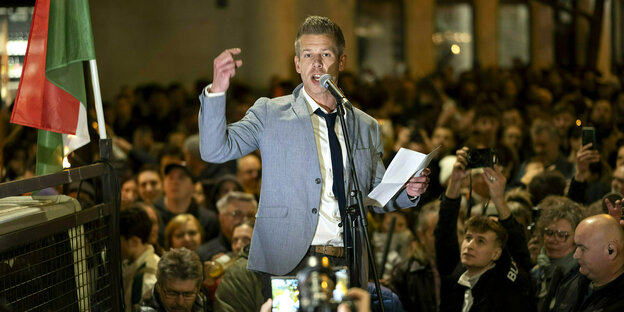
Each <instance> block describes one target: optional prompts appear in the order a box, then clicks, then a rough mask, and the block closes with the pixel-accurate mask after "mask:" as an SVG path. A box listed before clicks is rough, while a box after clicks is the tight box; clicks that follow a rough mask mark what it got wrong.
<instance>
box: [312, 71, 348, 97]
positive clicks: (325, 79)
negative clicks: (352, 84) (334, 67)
mask: <svg viewBox="0 0 624 312" xmlns="http://www.w3.org/2000/svg"><path fill="white" fill-rule="evenodd" d="M319 82H320V83H321V87H323V88H325V89H327V90H329V92H330V93H331V94H332V95H333V96H334V97H335V98H336V100H338V102H340V103H342V104H346V103H349V100H347V97H346V96H345V95H344V93H342V90H340V88H338V86H336V83H334V81H333V80H332V76H331V75H330V74H325V75H323V76H321V78H320V79H319Z"/></svg>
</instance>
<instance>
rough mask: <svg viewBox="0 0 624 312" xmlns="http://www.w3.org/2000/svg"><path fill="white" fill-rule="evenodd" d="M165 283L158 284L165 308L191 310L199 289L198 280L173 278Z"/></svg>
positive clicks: (187, 311)
mask: <svg viewBox="0 0 624 312" xmlns="http://www.w3.org/2000/svg"><path fill="white" fill-rule="evenodd" d="M163 284H164V285H163ZM163 284H158V292H159V295H160V301H161V302H162V304H163V308H165V310H166V311H167V312H178V311H179V312H190V311H191V308H192V307H193V303H195V298H196V297H197V292H198V291H199V286H198V283H197V281H196V280H178V279H173V280H169V281H167V282H165V283H163Z"/></svg>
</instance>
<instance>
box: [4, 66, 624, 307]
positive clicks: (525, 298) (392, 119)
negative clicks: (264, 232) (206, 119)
mask: <svg viewBox="0 0 624 312" xmlns="http://www.w3.org/2000/svg"><path fill="white" fill-rule="evenodd" d="M238 66H240V65H237V66H236V67H238ZM300 66H303V65H300V64H297V69H298V71H299V70H300V69H299V67H300ZM302 77H303V74H302ZM362 77H364V78H363V79H362V78H359V77H358V76H356V75H354V74H352V73H348V72H342V73H341V74H340V79H339V84H340V86H341V88H342V90H343V91H344V94H345V95H346V96H347V97H349V99H350V100H351V102H352V103H353V105H354V106H356V107H358V108H360V109H361V110H363V111H365V112H367V113H369V114H370V115H371V116H373V117H374V118H375V119H376V120H377V122H378V123H379V125H380V126H381V134H382V143H383V150H384V153H383V158H382V160H383V162H384V163H385V164H386V165H388V164H389V163H390V162H391V161H392V158H393V156H394V155H395V154H396V153H397V152H398V151H399V149H400V148H409V149H412V150H415V151H418V152H422V153H429V152H431V151H432V150H434V149H435V148H436V147H438V146H439V147H440V150H439V153H438V155H437V156H436V158H435V159H434V160H433V161H432V162H431V164H430V171H431V173H430V174H429V177H428V188H427V191H426V192H425V193H424V194H422V195H420V199H419V201H420V202H419V204H418V207H417V208H415V207H413V208H407V209H403V210H400V211H397V212H392V213H386V214H377V213H375V212H374V211H371V212H369V219H370V220H371V222H370V223H369V226H370V228H371V233H372V238H373V239H372V240H373V243H374V246H375V248H376V253H375V255H376V258H377V259H376V261H377V264H378V265H379V268H380V269H381V270H380V271H381V272H383V274H382V276H381V282H382V284H383V285H384V286H386V287H387V288H389V289H390V290H392V291H393V292H394V293H395V294H396V295H397V296H398V298H399V299H400V302H401V305H402V307H403V308H404V309H405V310H407V311H501V310H513V311H540V312H543V311H595V310H597V309H604V310H603V311H619V310H621V309H622V308H623V307H624V299H622V297H621V296H619V295H618V290H619V289H620V286H621V285H622V284H623V283H624V274H622V273H624V230H622V227H621V226H620V222H618V221H619V219H620V218H621V205H622V203H621V199H622V194H624V133H623V132H621V131H620V129H623V127H624V85H621V82H624V79H619V80H618V79H617V78H615V79H606V78H603V77H601V75H600V73H598V72H596V71H592V70H585V71H580V72H575V73H572V72H568V71H566V70H563V69H560V68H552V69H548V70H541V71H535V70H532V69H530V68H528V67H525V66H522V65H521V64H516V65H514V66H513V67H512V68H508V69H501V68H488V69H482V68H475V69H473V70H470V71H468V72H464V73H460V74H459V75H456V74H455V73H453V70H452V68H450V67H445V68H442V69H440V70H439V71H436V72H435V73H433V74H431V75H429V76H427V77H424V78H420V79H414V78H412V77H410V75H409V73H403V74H401V75H398V76H391V77H390V76H388V77H384V78H381V79H377V78H373V77H374V76H372V75H370V74H367V75H363V76H362ZM305 83H306V82H305V80H304V84H305ZM208 84H209V81H205V80H199V81H198V82H197V83H196V86H195V88H194V90H193V91H192V92H189V91H188V90H186V89H185V88H184V87H183V86H182V85H180V84H172V85H170V86H169V87H167V88H165V87H162V86H159V85H157V84H147V85H142V86H138V87H136V88H134V89H133V88H130V87H124V88H122V90H120V92H119V94H118V95H116V96H115V98H114V100H113V101H111V102H110V103H108V104H107V105H106V107H105V112H106V122H107V125H106V128H107V131H108V133H109V134H110V136H111V137H112V142H113V157H112V160H111V161H112V163H113V165H114V167H115V168H116V170H117V173H118V178H119V181H120V189H121V191H120V197H121V207H120V211H121V212H120V222H121V226H120V229H121V232H120V236H121V238H120V239H121V251H122V252H121V255H122V258H123V281H124V302H125V306H126V310H127V311H131V310H133V309H136V308H138V307H139V306H140V305H141V307H140V309H141V311H160V310H161V309H162V308H163V307H165V308H166V309H167V310H175V309H178V308H179V309H185V310H192V311H205V310H212V309H215V310H217V311H258V310H259V309H261V308H262V305H263V303H265V298H266V295H265V294H263V292H264V289H263V285H262V283H263V279H265V278H266V276H263V275H262V274H260V273H257V272H255V271H252V270H249V269H248V268H247V267H248V261H249V253H250V250H249V248H250V246H249V245H250V243H251V241H252V234H253V233H254V227H255V226H256V222H255V219H256V216H257V215H258V214H260V213H261V212H260V210H259V209H258V206H259V205H258V203H259V201H260V189H261V187H262V178H263V174H262V164H263V162H262V160H263V155H262V154H261V153H260V151H258V150H257V151H255V152H252V153H250V154H247V155H244V156H241V157H238V159H234V160H229V161H226V162H224V163H208V162H205V161H204V160H202V152H201V148H200V141H202V140H203V137H200V134H199V129H198V126H197V125H198V122H199V121H198V116H201V115H200V103H199V101H198V100H197V97H198V95H199V94H203V93H204V92H206V90H205V87H206V86H207V85H208ZM295 87H296V83H295V82H292V81H288V80H281V79H279V78H274V79H272V80H271V82H270V86H269V88H268V91H266V92H265V94H264V95H266V96H268V97H271V98H273V97H278V96H282V95H286V94H290V93H291V92H292V91H293V89H295ZM226 89H227V90H228V91H227V94H226V97H227V101H226V103H227V104H226V109H225V120H226V121H227V123H231V122H235V121H238V120H240V119H241V118H243V116H245V114H246V112H247V110H248V109H249V108H250V107H251V106H252V104H253V102H254V99H255V95H256V94H254V92H253V91H252V90H251V88H250V87H248V86H246V85H245V84H244V83H242V82H236V81H232V82H231V85H230V86H229V88H226ZM307 91H309V90H307ZM206 98H207V96H206ZM254 113H257V112H251V113H250V114H254ZM3 115H7V112H6V111H5V112H3ZM200 124H201V123H200ZM582 127H593V129H594V131H595V141H594V143H592V144H585V145H583V143H582V139H581V137H582V136H581V132H582V131H581V129H582ZM8 131H10V132H11V133H16V132H20V131H21V132H23V133H25V136H26V137H29V138H30V139H26V140H17V139H16V138H17V137H18V136H16V135H13V136H7V138H8V140H7V141H6V144H5V146H4V150H3V159H4V164H3V171H2V180H3V181H10V180H14V179H19V178H23V177H29V176H32V174H33V171H34V150H35V149H34V148H33V144H34V143H33V142H36V139H35V137H36V135H34V132H29V131H28V130H26V129H21V128H20V129H17V128H15V127H14V128H12V129H9V130H8ZM22 137H24V136H22ZM92 137H97V136H96V135H95V134H94V135H92ZM267 148H268V149H270V148H271V147H265V149H267ZM274 148H275V149H276V150H279V148H278V147H277V146H275V147H274ZM477 149H479V150H483V149H485V150H486V151H491V152H492V154H493V155H494V156H495V157H493V158H491V156H488V157H490V158H491V159H489V161H491V163H489V164H486V165H485V166H481V165H476V168H475V166H474V162H475V157H476V156H475V155H477V154H474V153H473V152H474V151H475V150H477ZM95 154H96V153H94V152H93V150H92V149H89V148H85V149H83V150H82V151H78V152H76V153H74V154H73V155H72V157H71V159H70V161H71V162H72V164H74V165H79V164H84V163H89V162H90V161H92V159H93V158H94V157H96V156H95ZM486 155H488V154H486ZM264 156H265V157H266V155H264ZM224 157H225V156H224ZM273 166H274V165H273ZM273 170H275V169H274V168H273ZM286 174H287V173H286ZM317 180H318V179H317ZM272 182H273V183H275V181H272ZM265 183H266V181H265ZM301 183H304V182H303V181H301ZM86 184H87V183H85V185H83V186H80V188H81V192H78V194H80V196H81V197H80V198H79V200H80V201H82V202H84V203H87V204H88V203H89V201H92V200H93V199H94V198H95V196H96V194H94V193H95V192H94V191H93V190H92V191H91V192H88V191H87V190H88V186H86ZM316 184H319V182H318V181H317V182H316ZM91 189H93V187H92V188H91ZM75 191H76V189H75V187H74V188H72V186H71V185H70V186H66V187H65V188H64V189H63V190H60V189H59V190H50V192H64V193H67V194H69V193H71V192H75ZM265 200H266V199H265ZM410 200H411V197H410ZM281 201H282V202H283V205H285V206H288V204H289V202H290V201H291V199H290V198H288V196H286V195H284V196H282V197H281ZM315 209H316V208H315ZM319 209H321V208H319ZM272 213H278V211H272ZM312 213H313V214H316V211H313V212H312ZM264 217H265V218H266V217H267V216H264ZM390 223H392V224H393V226H389V224H390ZM260 226H263V225H260ZM390 229H392V230H393V233H389V231H390ZM274 230H275V231H278V229H274ZM276 247H278V249H279V247H282V246H276ZM306 248H307V246H306ZM383 251H387V253H386V254H384V253H383ZM282 252H284V253H288V252H289V251H288V250H283V251H282ZM382 262H383V263H382ZM295 264H296V263H295ZM288 271H290V270H288ZM288 271H286V272H288Z"/></svg>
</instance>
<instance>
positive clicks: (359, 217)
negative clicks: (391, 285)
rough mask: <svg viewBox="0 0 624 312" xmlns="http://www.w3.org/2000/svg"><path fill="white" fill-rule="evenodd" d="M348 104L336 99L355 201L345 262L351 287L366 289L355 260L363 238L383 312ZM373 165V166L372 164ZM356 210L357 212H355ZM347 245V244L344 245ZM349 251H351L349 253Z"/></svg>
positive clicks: (349, 214)
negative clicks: (359, 243)
mask: <svg viewBox="0 0 624 312" xmlns="http://www.w3.org/2000/svg"><path fill="white" fill-rule="evenodd" d="M347 103H349V101H348V100H347V99H346V98H342V99H341V98H339V97H336V104H337V105H336V108H337V109H338V116H339V118H340V125H341V126H342V135H343V137H344V141H345V146H346V147H347V158H348V159H349V164H350V165H351V179H352V181H353V185H354V186H353V189H352V190H349V195H350V196H351V197H352V198H353V199H354V200H355V202H356V205H352V206H350V207H347V208H346V210H347V213H346V218H347V222H344V221H343V223H345V224H343V226H344V229H343V231H347V230H349V231H351V233H352V235H351V246H347V252H346V254H347V260H348V263H349V274H350V277H351V278H350V282H351V286H355V287H360V288H363V286H364V287H367V288H368V286H367V285H360V276H361V272H360V270H361V268H362V266H360V265H358V259H357V254H358V253H357V248H358V242H359V240H358V239H357V237H358V235H356V234H359V237H360V239H361V238H364V241H365V243H366V248H367V249H368V259H369V261H370V265H369V267H370V268H371V270H372V273H373V280H374V281H375V288H376V290H377V298H378V299H379V309H380V311H381V312H384V311H385V309H384V304H383V297H382V295H381V285H380V284H379V277H378V276H377V265H376V264H375V257H374V256H373V248H372V246H371V243H370V239H369V236H368V228H367V225H368V220H367V219H366V213H365V210H364V205H363V202H364V201H363V200H362V191H361V190H360V183H359V181H358V177H357V173H356V170H355V162H354V161H353V151H352V150H351V144H350V139H349V132H348V131H347V124H346V122H345V117H344V113H345V108H344V104H347ZM373 165H375V164H373ZM355 207H357V209H355ZM355 210H357V211H355ZM353 216H355V221H354V220H353ZM346 224H349V228H348V229H347V226H346ZM345 245H347V244H345ZM349 249H351V251H349Z"/></svg>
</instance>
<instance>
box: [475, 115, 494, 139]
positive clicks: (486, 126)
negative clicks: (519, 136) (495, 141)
mask: <svg viewBox="0 0 624 312" xmlns="http://www.w3.org/2000/svg"><path fill="white" fill-rule="evenodd" d="M499 126H500V122H499V121H498V119H496V118H493V117H481V118H478V116H477V120H476V121H475V124H474V127H475V131H476V132H478V133H480V134H482V135H487V136H490V135H494V134H496V132H497V131H498V127H499Z"/></svg>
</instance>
